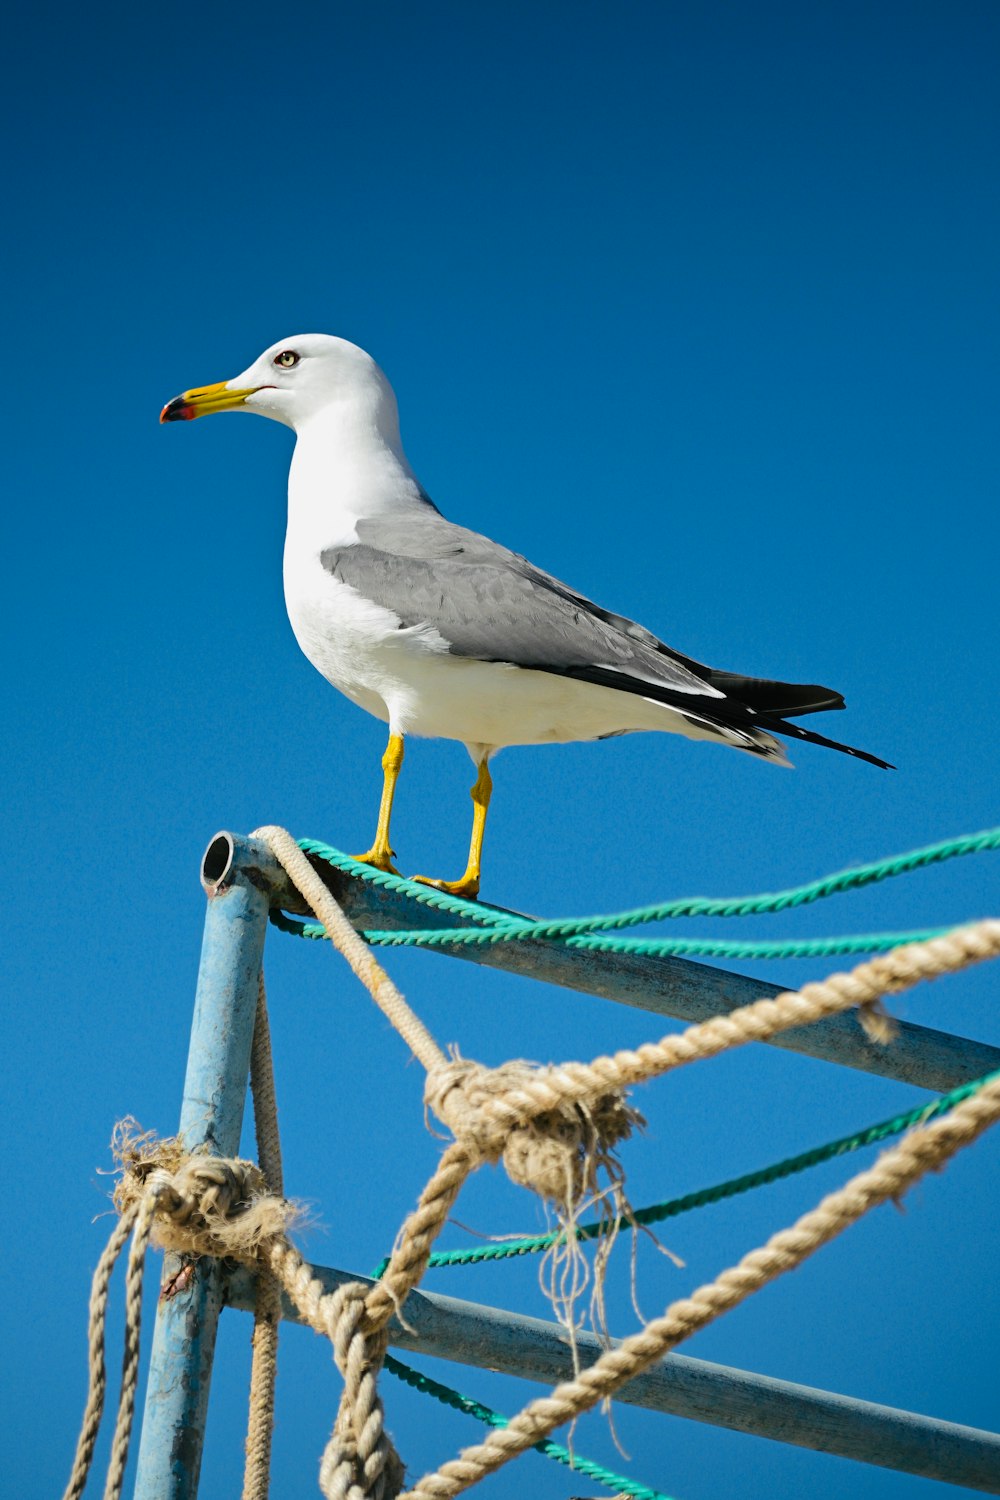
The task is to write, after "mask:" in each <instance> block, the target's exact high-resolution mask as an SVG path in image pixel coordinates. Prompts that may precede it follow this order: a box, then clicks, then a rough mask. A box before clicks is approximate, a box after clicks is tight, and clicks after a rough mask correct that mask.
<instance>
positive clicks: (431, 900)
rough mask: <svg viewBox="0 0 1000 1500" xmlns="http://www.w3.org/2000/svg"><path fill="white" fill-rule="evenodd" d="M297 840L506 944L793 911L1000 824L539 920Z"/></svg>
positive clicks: (336, 864) (992, 844) (968, 841)
mask: <svg viewBox="0 0 1000 1500" xmlns="http://www.w3.org/2000/svg"><path fill="white" fill-rule="evenodd" d="M299 844H300V847H301V848H302V849H304V850H305V851H306V852H307V853H309V854H312V855H315V856H316V857H317V858H318V859H322V860H323V861H324V862H325V863H327V864H329V865H331V866H333V868H334V869H338V870H342V871H344V873H345V874H348V875H351V876H353V877H354V878H355V879H360V880H363V881H366V882H368V883H369V884H373V885H376V886H382V887H385V888H386V889H389V890H394V891H398V892H399V893H400V894H402V895H405V896H407V897H409V898H410V899H411V900H413V901H415V902H416V903H417V904H418V905H420V906H427V907H429V908H431V909H432V910H435V911H444V912H451V913H453V914H454V915H456V916H461V917H465V918H469V919H471V920H472V921H474V922H476V923H477V924H480V925H485V926H487V927H491V928H494V929H502V933H503V935H502V936H501V937H499V939H497V938H496V937H494V938H493V939H492V940H493V941H496V940H499V941H503V942H507V941H511V940H517V939H521V940H523V939H526V938H568V937H577V936H581V935H583V934H586V933H594V932H610V931H615V930H618V929H621V928H624V927H637V926H640V925H643V924H646V923H650V922H662V921H667V920H672V919H674V918H678V917H747V916H761V915H767V914H770V913H772V912H779V911H787V910H789V909H792V908H794V907H798V906H808V905H811V904H812V903H813V902H815V901H821V900H824V899H825V898H826V897H828V896H834V895H838V894H840V893H841V892H843V891H852V890H861V889H862V888H863V887H865V886H868V885H875V884H877V883H878V882H880V881H883V880H890V879H893V878H894V877H895V876H897V875H908V874H910V873H912V872H913V871H914V870H920V869H925V868H927V867H928V866H930V865H935V864H941V863H943V862H944V861H945V860H949V859H955V858H958V857H961V856H963V855H967V854H982V853H985V852H987V851H989V850H993V849H1000V828H986V829H983V830H982V831H981V832H979V833H970V834H963V835H961V836H960V837H958V838H951V839H942V840H941V841H940V842H938V843H935V844H928V845H926V846H924V847H923V848H921V849H912V850H910V851H909V852H908V853H905V854H895V855H890V856H889V857H887V858H885V859H880V860H874V861H872V862H871V863H868V864H862V865H855V866H853V867H852V868H850V869H847V870H842V871H840V872H839V873H837V874H834V875H824V876H822V877H821V878H820V879H818V880H811V881H807V882H806V883H805V884H804V885H797V886H789V887H787V888H786V889H784V890H780V891H774V892H765V893H764V894H761V895H755V896H728V897H722V898H718V897H715V898H710V897H703V896H689V897H682V898H680V899H678V900H673V901H663V902H657V903H655V904H652V905H648V906H637V907H633V908H632V909H630V910H628V911H622V912H614V913H612V914H611V915H610V916H594V917H566V918H557V919H554V920H542V921H537V922H536V921H530V920H528V919H527V918H524V917H518V916H515V915H512V914H511V913H509V912H499V911H495V910H493V909H492V908H490V907H485V906H482V905H480V903H478V902H475V901H464V900H462V899H461V898H460V897H457V896H450V895H448V894H447V893H446V892H443V891H434V890H431V889H429V888H428V887H427V886H422V885H417V884H416V883H415V882H414V881H412V880H405V879H403V878H402V877H401V876H398V875H390V874H388V873H386V872H385V871H382V870H373V869H372V868H371V867H370V866H368V865H363V864H359V862H358V861H357V860H355V859H352V858H351V857H350V856H349V855H347V854H343V853H341V851H340V850H339V849H334V848H332V847H331V846H330V845H329V844H324V843H321V842H320V841H319V840H317V839H301V840H300V841H299ZM457 932H458V933H460V934H461V938H459V937H458V936H456V935H455V934H451V933H449V940H450V941H459V940H461V941H463V942H469V941H473V939H472V938H470V937H469V936H468V930H467V929H465V928H460V929H457ZM303 935H304V936H310V937H311V936H314V935H315V934H314V933H312V932H309V933H305V934H303ZM386 936H388V935H386ZM392 936H393V937H395V938H398V937H399V936H400V935H399V934H392ZM405 936H406V938H409V937H410V936H412V935H411V934H409V933H408V934H406V935H405ZM490 940H491V939H490V938H487V939H486V941H490Z"/></svg>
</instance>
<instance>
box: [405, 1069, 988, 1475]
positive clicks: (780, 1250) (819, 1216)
mask: <svg viewBox="0 0 1000 1500" xmlns="http://www.w3.org/2000/svg"><path fill="white" fill-rule="evenodd" d="M998 1119H1000V1080H996V1081H994V1082H993V1083H990V1084H986V1085H985V1086H984V1087H983V1088H982V1089H981V1090H980V1091H979V1092H978V1093H977V1094H974V1095H973V1096H972V1097H971V1098H969V1099H967V1100H965V1101H964V1102H963V1103H962V1104H959V1105H958V1106H957V1107H956V1108H955V1109H954V1110H953V1111H952V1112H951V1114H949V1115H946V1116H945V1117H944V1118H943V1119H939V1120H935V1121H933V1122H932V1123H931V1124H930V1125H926V1126H924V1127H923V1128H922V1129H919V1130H916V1131H914V1132H913V1133H912V1134H911V1135H910V1136H908V1137H907V1138H906V1139H905V1140H904V1141H902V1142H900V1144H899V1145H898V1146H895V1147H893V1148H892V1149H891V1150H889V1151H887V1152H885V1153H884V1154H883V1156H882V1157H880V1159H879V1161H878V1162H877V1163H876V1164H875V1166H874V1167H871V1168H869V1169H868V1170H867V1171H865V1172H860V1173H858V1175H857V1176H855V1177H853V1178H852V1179H851V1180H850V1181H849V1182H848V1183H847V1184H846V1185H845V1186H844V1187H843V1188H841V1189H839V1191H837V1192H835V1193H831V1194H829V1195H828V1196H827V1197H826V1198H824V1199H823V1200H822V1202H821V1203H820V1204H819V1205H818V1207H816V1208H814V1209H812V1210H811V1212H809V1213H807V1214H804V1215H803V1216H802V1218H800V1219H799V1220H798V1221H797V1222H796V1223H795V1224H794V1225H792V1226H791V1227H790V1228H788V1229H783V1230H781V1231H780V1232H779V1233H778V1234H775V1235H772V1237H771V1238H770V1239H769V1240H768V1241H767V1243H766V1244H765V1245H764V1246H762V1247H761V1248H760V1249H757V1250H752V1251H751V1252H750V1253H749V1254H748V1255H745V1256H744V1257H743V1259H742V1260H741V1261H740V1262H739V1263H738V1264H737V1265H736V1266H733V1267H732V1268H730V1269H729V1270H727V1271H724V1272H723V1273H722V1275H721V1276H719V1277H718V1278H717V1279H716V1280H715V1281H714V1282H711V1283H709V1284H708V1285H706V1286H703V1287H699V1288H698V1289H697V1290H696V1291H695V1292H693V1293H692V1294H691V1296H690V1297H688V1298H685V1299H682V1300H679V1301H677V1302H674V1303H673V1304H672V1305H671V1306H670V1307H669V1308H668V1309H667V1311H666V1313H665V1314H664V1315H663V1316H662V1317H661V1318H657V1319H654V1320H653V1322H651V1323H649V1324H647V1326H646V1327H645V1328H644V1329H642V1331H641V1332H639V1333H637V1334H633V1335H632V1336H631V1337H630V1338H627V1339H624V1340H623V1341H622V1342H621V1344H619V1345H617V1346H616V1347H615V1348H613V1349H609V1350H608V1351H607V1352H606V1353H604V1354H603V1355H601V1357H600V1358H599V1359H598V1360H597V1361H596V1363H595V1364H593V1365H591V1366H590V1368H589V1369H586V1370H583V1371H581V1372H580V1374H579V1375H578V1376H577V1377H576V1378H575V1379H574V1380H568V1381H563V1382H562V1383H561V1384H559V1385H557V1386H556V1387H555V1389H554V1390H553V1391H552V1392H551V1393H550V1394H549V1395H547V1396H542V1397H540V1398H538V1399H537V1400H535V1401H532V1402H530V1403H529V1404H528V1406H526V1407H525V1408H524V1410H523V1411H521V1412H520V1413H518V1415H517V1416H515V1417H513V1418H512V1419H511V1420H510V1422H509V1423H508V1424H507V1426H506V1427H504V1428H501V1429H497V1430H495V1431H493V1432H491V1433H490V1434H489V1435H488V1437H486V1439H485V1440H484V1441H483V1442H482V1443H479V1444H477V1445H475V1446H474V1447H470V1448H466V1449H464V1450H463V1451H462V1453H461V1454H460V1455H459V1457H458V1458H457V1459H453V1460H451V1461H450V1462H448V1463H445V1464H443V1465H442V1466H441V1468H439V1469H438V1470H436V1471H435V1472H434V1473H433V1474H427V1475H425V1476H424V1477H423V1478H422V1479H421V1480H419V1481H418V1483H417V1484H416V1485H415V1486H414V1487H413V1489H411V1490H408V1491H407V1492H406V1495H405V1496H404V1497H403V1500H452V1497H453V1496H455V1495H458V1494H461V1493H462V1491H463V1490H466V1489H468V1488H469V1487H470V1486H471V1485H473V1484H476V1483H478V1481H479V1480H481V1479H484V1478H485V1477H486V1476H487V1475H488V1474H492V1473H495V1472H496V1470H497V1469H499V1468H501V1467H502V1466H503V1465H504V1464H505V1463H507V1462H509V1460H510V1459H512V1458H515V1457H517V1456H518V1454H520V1453H523V1452H525V1450H526V1449H528V1448H530V1447H533V1446H534V1444H536V1443H537V1442H539V1441H540V1440H541V1439H543V1438H544V1437H546V1436H547V1435H548V1434H549V1433H550V1432H552V1431H553V1430H554V1429H555V1428H556V1427H559V1426H561V1425H562V1424H563V1423H565V1422H569V1421H572V1420H573V1419H574V1418H575V1417H577V1416H579V1415H580V1414H581V1413H582V1412H584V1411H587V1410H589V1409H590V1408H591V1407H593V1406H595V1405H596V1404H597V1403H598V1402H599V1401H601V1400H603V1399H604V1398H605V1397H608V1396H611V1395H613V1394H614V1392H615V1391H617V1390H619V1389H620V1388H621V1387H622V1386H623V1385H625V1384H627V1383H628V1381H630V1380H632V1379H634V1377H635V1376H636V1375H638V1374H640V1373H641V1372H642V1371H643V1370H645V1369H647V1368H648V1366H649V1365H650V1364H652V1363H653V1361H654V1360H657V1359H660V1358H662V1357H663V1355H664V1354H666V1353H667V1352H668V1351H669V1350H671V1349H673V1348H675V1347H676V1345H677V1344H679V1343H681V1342H682V1341H683V1340H684V1339H686V1338H689V1337H690V1335H691V1334H693V1333H695V1332H697V1331H698V1330H699V1329H700V1328H704V1327H705V1326H706V1325H707V1324H709V1323H711V1322H714V1320H715V1319H716V1318H718V1317H719V1316H721V1314H722V1313H724V1312H728V1311H729V1310H730V1309H731V1308H733V1307H736V1306H738V1305H739V1303H741V1302H743V1301H745V1300H746V1298H747V1297H749V1296H751V1295H752V1293H754V1292H756V1291H758V1290H759V1289H760V1288H761V1287H763V1286H766V1285H767V1283H768V1282H769V1281H773V1280H774V1279H775V1278H776V1277H777V1276H780V1275H782V1274H784V1272H786V1271H790V1270H793V1269H794V1268H795V1267H796V1266H799V1265H801V1264H802V1262H803V1261H804V1260H806V1259H807V1258H808V1257H809V1256H810V1255H812V1254H813V1253H814V1252H815V1251H816V1250H818V1249H819V1248H820V1246H822V1245H825V1244H827V1243H828V1242H829V1241H830V1240H832V1239H834V1238H835V1237H836V1236H837V1235H839V1234H841V1233H842V1232H843V1231H844V1230H845V1229H846V1228H847V1227H848V1226H849V1225H851V1224H853V1223H855V1222H856V1221H857V1220H858V1219H859V1218H861V1216H862V1215H863V1214H865V1213H867V1212H868V1211H869V1210H870V1209H872V1208H875V1207H876V1206H877V1205H879V1204H881V1203H884V1202H886V1200H887V1199H890V1198H891V1199H898V1198H899V1197H900V1195H901V1194H902V1193H904V1192H905V1191H906V1190H907V1189H908V1188H910V1187H912V1186H913V1184H914V1183H915V1182H917V1181H919V1179H920V1178H921V1177H923V1176H924V1174H925V1173H927V1172H929V1171H933V1170H936V1169H937V1168H939V1167H941V1166H943V1165H944V1163H945V1162H946V1161H948V1160H949V1158H950V1157H952V1156H953V1155H954V1154H955V1152H956V1151H958V1150H960V1149H961V1147H963V1146H966V1145H969V1144H970V1143H971V1142H972V1141H974V1140H976V1139H977V1138H978V1137H979V1136H980V1135H981V1134H982V1133H983V1131H984V1130H986V1129H987V1127H988V1126H990V1125H992V1124H994V1123H995V1122H996V1121H997V1120H998Z"/></svg>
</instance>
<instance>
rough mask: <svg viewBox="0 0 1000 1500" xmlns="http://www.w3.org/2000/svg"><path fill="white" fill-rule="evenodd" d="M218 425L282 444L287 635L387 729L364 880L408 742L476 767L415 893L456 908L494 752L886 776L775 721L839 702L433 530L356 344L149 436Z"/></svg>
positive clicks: (174, 406)
mask: <svg viewBox="0 0 1000 1500" xmlns="http://www.w3.org/2000/svg"><path fill="white" fill-rule="evenodd" d="M220 411H250V412H259V413H260V415H261V416H264V417H271V418H273V419H274V420H275V421H277V422H283V423H284V424H285V426H286V427H291V428H292V429H293V430H294V432H295V434H296V444H295V450H294V454H293V456H292V463H291V469H290V472H289V476H288V529H287V533H286V538H285V553H284V585H285V602H286V606H287V609H288V617H289V620H290V621H291V626H292V630H293V631H294V633H295V637H296V639H297V641H298V643H299V645H300V646H301V648H302V650H303V652H304V653H305V655H306V656H307V657H308V658H309V660H310V662H312V664H313V666H314V667H316V668H317V670H318V671H319V672H321V673H322V674H323V676H324V677H325V678H326V679H327V681H328V682H331V683H332V684H333V685H334V687H336V688H339V689H340V691H341V692H342V693H344V694H346V696H347V697H348V698H350V699H351V701H352V702H354V703H356V704H358V705H359V707H361V708H363V709H366V710H367V711H368V712H369V713H370V714H374V715H375V717H376V718H378V719H381V720H383V721H384V722H385V723H387V724H388V726H389V742H388V745H387V747H386V751H385V754H384V755H383V757H382V772H383V784H382V797H381V802H380V805H379V812H378V821H377V825H376V830H375V838H374V841H373V843H372V846H371V848H370V849H368V850H367V851H366V852H365V853H364V854H361V855H358V856H357V858H358V859H360V860H361V861H363V862H364V863H366V864H368V865H372V866H374V867H375V868H376V869H379V870H387V871H389V872H390V873H392V874H398V873H399V872H398V871H397V870H396V869H395V867H394V865H393V863H392V861H393V858H394V851H393V849H392V847H391V845H390V837H389V826H390V820H391V817H392V806H393V798H394V796H395V791H396V783H397V780H398V778H399V773H400V769H401V767H402V764H403V746H404V741H405V739H406V737H407V736H408V735H411V734H412V735H420V736H426V737H429V738H433V739H449V740H458V741H460V742H461V743H462V744H464V745H465V747H466V749H467V750H468V752H469V755H470V756H471V757H472V761H473V764H474V765H475V767H476V779H475V783H474V785H473V787H472V805H473V821H472V837H471V841H470V847H469V858H468V862H467V865H466V869H465V873H464V874H463V875H462V876H461V878H460V879H458V880H450V881H449V880H436V879H430V878H428V877H426V876H419V875H418V876H414V877H413V878H414V879H416V880H420V881H422V882H423V883H424V884H426V885H431V886H435V887H437V888H438V889H439V890H443V891H447V892H450V893H451V894H453V895H457V896H463V897H466V898H468V899H475V898H476V897H477V896H478V894H479V886H480V879H481V862H482V847H483V834H484V831H485V827H486V814H487V810H488V808H489V804H490V796H491V793H492V789H493V783H492V779H491V777H490V771H489V763H490V759H491V757H492V756H493V755H494V754H495V753H496V751H497V750H500V749H502V748H504V747H505V746H507V745H547V744H564V743H567V742H569V741H573V740H601V739H609V738H611V737H613V736H615V735H621V734H630V733H633V732H636V731H640V730H660V731H665V732H667V733H670V734H680V735H683V736H684V737H685V738H686V739H690V740H703V741H708V742H712V743H715V744H721V745H732V746H734V747H735V748H736V749H738V750H743V751H746V752H747V753H748V754H749V755H756V756H758V757H759V758H760V759H761V760H768V761H772V762H775V763H777V764H779V765H786V766H787V765H788V764H789V761H788V760H787V758H786V756H785V752H784V748H783V746H782V745H781V743H780V741H779V740H777V739H775V735H776V734H780V735H784V736H787V737H791V738H794V739H799V740H808V741H809V742H810V743H811V744H814V745H825V746H827V747H828V748H829V749H832V750H840V751H842V752H843V753H844V754H845V755H853V756H857V757H858V758H860V759H861V760H866V761H869V762H870V763H871V764H872V765H875V766H881V767H883V768H885V769H891V767H890V766H889V765H888V762H887V761H884V760H879V758H878V757H877V756H875V755H870V754H869V753H868V752H867V751H865V750H855V749H853V748H852V747H851V746H849V745H842V744H839V743H838V742H837V741H836V740H829V739H826V738H825V737H824V736H823V735H821V734H817V733H815V732H814V731H813V730H810V729H803V728H801V726H800V725H798V724H793V723H790V722H789V718H790V717H792V716H799V715H801V714H811V713H816V712H818V711H819V710H821V709H837V708H843V707H844V700H843V697H842V696H841V694H840V693H837V692H834V691H833V690H832V689H830V688H824V687H817V686H815V685H813V684H803V683H788V682H773V681H770V680H769V679H766V678H760V677H745V676H742V675H741V674H739V673H736V672H724V671H718V670H716V669H715V668H714V667H707V666H704V665H703V664H702V663H701V662H699V661H695V660H694V659H693V658H692V657H690V656H685V655H683V654H682V653H681V652H679V651H675V650H673V649H672V648H671V647H670V646H667V645H665V644H664V643H663V641H661V640H659V639H658V638H657V637H656V636H655V635H653V634H652V633H651V632H650V631H648V630H646V629H644V628H643V627H642V626H641V625H637V624H636V623H635V622H634V621H633V620H630V619H627V618H625V616H623V615H616V614H612V613H611V611H610V610H606V609H603V608H601V606H600V605H598V604H595V603H593V601H592V600H590V599H587V598H586V597H585V596H584V595H583V594H579V593H577V592H576V590H575V589H571V588H569V587H568V586H567V585H566V584H564V583H560V582H559V580H558V579H557V578H554V577H552V576H551V574H549V573H543V572H542V570H541V569H540V568H537V567H535V565H534V564H533V563H531V562H529V561H528V560H527V558H524V557H521V556H520V555H519V554H518V553H516V552H510V551H508V549H507V548H506V547H503V546H501V545H500V544H499V543H498V542H493V541H491V540H490V539H489V537H485V536H481V535H480V534H479V533H478V532H475V531H470V530H468V529H467V528H466V527H464V526H457V525H455V523H454V522H452V521H448V520H446V519H445V517H444V516H443V515H442V514H441V512H440V511H439V510H438V509H437V507H436V506H435V505H434V504H433V502H432V501H431V499H430V497H429V496H428V494H427V493H426V491H425V490H424V489H423V487H422V486H421V484H420V482H419V480H418V479H417V477H416V475H415V474H414V472H413V470H412V469H411V467H410V465H409V463H408V462H407V459H406V455H405V453H404V452H403V446H402V442H401V440H400V431H399V415H398V408H397V405H396V397H395V395H394V393H393V390H392V387H391V385H390V384H389V382H388V380H387V379H386V377H385V375H384V374H383V373H382V371H381V369H380V368H379V366H378V365H377V364H376V363H375V361H374V359H372V357H371V355H369V354H366V353H365V351H364V350H363V349H360V348H358V346H357V345H356V344H352V343H349V342H348V341H347V340H346V339H341V338H335V337H333V336H332V335H329V334H321V333H310V334H304V335H301V336H299V337H295V338H290V339H284V340H282V342H281V343H278V344H274V345H272V347H271V348H270V349H267V350H265V351H264V353H263V354H262V355H261V356H260V357H259V359H257V360H255V361H254V363H253V364H251V365H250V366H249V367H248V368H247V369H246V370H244V372H243V374H242V375H237V376H236V377H235V378H234V379H233V380H225V381H220V382H219V383H217V384H215V385H205V386H197V387H195V388H194V389H192V390H188V391H184V392H183V394H182V395H180V396H177V397H176V398H175V399H174V400H173V401H170V402H169V403H168V404H167V405H166V406H165V407H164V408H163V411H162V412H161V413H160V421H161V422H178V421H189V420H191V419H192V418H194V417H200V416H204V415H207V414H208V413H210V412H220Z"/></svg>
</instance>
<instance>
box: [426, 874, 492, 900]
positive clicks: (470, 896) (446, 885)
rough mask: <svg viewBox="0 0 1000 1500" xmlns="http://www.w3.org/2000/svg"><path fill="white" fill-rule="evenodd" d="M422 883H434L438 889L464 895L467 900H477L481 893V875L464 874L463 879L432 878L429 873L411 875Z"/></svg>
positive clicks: (450, 894) (452, 894) (454, 894)
mask: <svg viewBox="0 0 1000 1500" xmlns="http://www.w3.org/2000/svg"><path fill="white" fill-rule="evenodd" d="M410 879H411V880H416V881H418V882H419V884H420V885H432V886H433V887H434V889H435V890H436V891H447V893H448V895H449V896H463V897H464V898H465V900H466V901H475V899H476V897H477V896H478V895H479V876H478V875H468V874H466V875H463V876H462V878H461V880H432V879H431V877H430V876H429V875H411V876H410Z"/></svg>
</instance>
